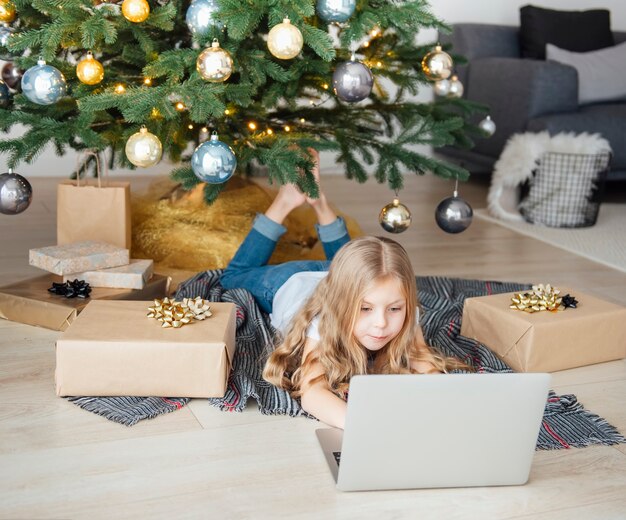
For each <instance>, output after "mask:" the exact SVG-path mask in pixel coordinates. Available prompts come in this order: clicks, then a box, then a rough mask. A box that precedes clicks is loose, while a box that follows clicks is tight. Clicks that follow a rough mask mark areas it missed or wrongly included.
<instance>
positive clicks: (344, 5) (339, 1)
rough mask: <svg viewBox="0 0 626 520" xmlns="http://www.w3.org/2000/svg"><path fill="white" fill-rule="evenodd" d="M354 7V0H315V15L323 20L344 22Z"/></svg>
mask: <svg viewBox="0 0 626 520" xmlns="http://www.w3.org/2000/svg"><path fill="white" fill-rule="evenodd" d="M355 8H356V0H317V16H319V17H320V18H321V19H322V20H324V21H325V22H338V23H342V22H346V21H347V20H348V19H349V18H350V17H351V16H352V14H353V13H354V9H355Z"/></svg>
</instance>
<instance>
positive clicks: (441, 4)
mask: <svg viewBox="0 0 626 520" xmlns="http://www.w3.org/2000/svg"><path fill="white" fill-rule="evenodd" d="M528 3H530V0H526V1H519V0H430V5H431V7H432V11H433V13H434V14H435V15H437V16H438V17H439V18H441V19H443V20H445V21H446V22H448V23H457V22H476V23H494V24H507V25H517V24H518V23H519V8H520V7H521V6H523V5H526V4H528ZM533 5H540V6H542V7H547V8H553V9H561V10H579V9H580V10H585V9H600V8H603V9H609V10H610V11H611V22H612V27H613V29H614V30H620V31H626V1H625V0H567V1H564V0H538V1H537V2H536V3H533ZM435 39H436V34H435V33H434V31H422V32H421V33H420V34H419V35H418V40H419V41H420V42H432V41H435ZM431 97H432V94H431V92H430V91H427V90H426V89H425V90H423V91H422V92H421V93H420V95H419V96H418V97H417V100H418V101H428V100H429V99H430V98H431ZM15 135H20V134H19V132H18V131H14V132H12V134H11V136H15ZM3 137H4V135H3V134H0V139H1V138H3ZM419 149H420V150H421V151H423V152H424V153H428V148H426V147H420V148H419ZM75 162H76V157H75V154H74V153H73V152H70V153H69V154H67V155H66V156H64V157H57V156H56V155H55V154H54V151H53V150H52V149H47V150H46V151H45V152H44V153H43V154H42V155H41V156H40V157H39V158H38V159H37V160H36V161H35V163H34V164H32V165H28V164H21V165H20V166H18V168H16V171H17V172H18V173H20V174H22V175H24V176H26V177H28V176H33V177H36V176H64V175H66V174H67V173H68V172H69V171H70V170H71V169H72V168H74V165H75ZM170 168H171V167H170V166H169V165H168V164H167V163H165V162H164V161H163V162H161V163H160V164H159V165H158V166H156V167H154V168H149V169H147V170H135V174H136V175H141V174H142V173H147V174H156V173H164V172H167V171H169V169H170ZM322 170H323V171H324V172H329V173H330V172H332V171H336V170H337V168H336V166H335V161H334V155H333V154H323V156H322ZM4 171H6V160H5V158H4V157H2V156H0V172H4ZM128 173H132V172H131V171H130V170H116V171H115V172H112V174H114V175H115V174H128Z"/></svg>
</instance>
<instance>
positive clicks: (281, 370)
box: [263, 236, 469, 397]
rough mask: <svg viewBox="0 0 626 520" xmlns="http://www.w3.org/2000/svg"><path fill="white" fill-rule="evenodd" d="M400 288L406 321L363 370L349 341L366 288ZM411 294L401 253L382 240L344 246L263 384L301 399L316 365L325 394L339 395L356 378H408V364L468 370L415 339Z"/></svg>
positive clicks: (411, 280)
mask: <svg viewBox="0 0 626 520" xmlns="http://www.w3.org/2000/svg"><path fill="white" fill-rule="evenodd" d="M388 277H392V278H395V279H397V280H399V281H400V282H401V285H402V289H403V292H404V297H405V298H406V318H405V320H404V324H403V325H402V329H401V330H400V332H399V334H398V335H397V336H396V337H395V338H394V339H393V340H392V341H390V342H389V344H387V345H386V346H385V347H384V348H383V349H381V350H380V351H378V352H377V353H376V357H375V360H374V364H373V367H371V368H369V366H368V351H367V349H365V348H364V347H363V346H361V345H360V344H359V343H358V342H357V340H356V339H355V337H354V335H353V330H354V327H355V324H356V321H357V319H358V317H359V312H360V309H361V303H362V300H363V297H364V295H365V293H366V292H367V291H368V290H369V288H371V286H372V285H373V284H374V283H375V282H378V281H381V280H383V279H384V278H388ZM417 305H418V301H417V288H416V285H415V274H414V272H413V268H412V266H411V261H410V260H409V257H408V255H407V253H406V251H405V250H404V248H403V247H402V246H401V245H400V244H398V243H397V242H395V241H393V240H390V239H388V238H384V237H373V236H365V237H360V238H356V239H354V240H352V241H350V242H348V243H347V244H346V245H344V246H343V247H342V248H341V249H340V250H339V251H338V252H337V254H336V255H335V257H334V259H333V261H332V262H331V264H330V268H329V271H328V275H327V276H326V277H325V278H323V279H322V280H321V281H320V283H319V284H318V286H317V288H316V289H315V291H314V292H313V294H312V295H311V297H310V298H309V299H308V300H307V302H306V303H305V304H304V305H303V307H302V308H301V309H300V310H299V311H298V313H297V314H296V316H295V317H294V319H293V320H292V322H291V325H290V328H289V329H288V331H287V334H286V336H285V338H284V340H283V341H282V343H281V344H280V345H279V346H278V347H277V348H276V349H275V350H274V351H273V352H272V353H271V355H270V356H269V358H268V360H267V363H266V364H265V368H264V370H263V378H264V379H265V380H266V381H268V382H270V383H272V384H274V385H276V386H279V387H281V388H284V389H286V390H288V391H290V392H291V393H292V394H293V395H294V396H295V397H299V396H300V395H301V388H300V385H301V382H302V373H303V369H304V370H306V368H307V365H310V364H312V363H314V362H316V361H317V362H319V363H320V365H321V367H322V369H323V371H324V375H322V376H320V377H319V378H317V379H316V380H315V381H313V382H316V381H318V380H321V379H325V380H326V382H327V384H328V387H329V388H330V390H331V391H333V392H335V393H336V394H338V395H340V396H341V395H343V394H344V393H345V392H346V391H347V389H348V385H349V383H350V378H351V377H352V376H354V375H357V374H367V373H368V372H369V373H372V372H373V373H379V374H403V373H412V372H414V370H412V369H411V367H410V363H411V362H412V361H426V362H428V363H430V364H432V365H433V366H434V367H435V369H436V370H438V371H440V372H447V371H448V370H450V369H454V368H464V369H467V368H469V367H468V366H467V365H466V364H464V363H462V362H461V361H459V360H457V359H455V358H449V357H445V356H442V355H440V354H438V353H436V352H435V351H433V350H432V349H431V348H430V347H429V346H427V345H426V344H425V343H424V342H422V341H420V340H419V339H418V335H417V330H418V329H417V323H416V307H417ZM315 316H319V327H318V328H319V335H320V340H319V345H318V347H317V349H316V350H315V352H312V353H311V354H309V355H307V357H306V359H305V362H304V365H302V355H303V350H304V344H305V341H306V332H307V328H308V327H309V325H310V323H311V320H312V319H313V318H314V317H315Z"/></svg>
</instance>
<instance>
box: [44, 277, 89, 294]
mask: <svg viewBox="0 0 626 520" xmlns="http://www.w3.org/2000/svg"><path fill="white" fill-rule="evenodd" d="M48 292H51V293H52V294H58V295H59V296H65V297H66V298H89V293H91V287H90V286H89V284H88V283H87V282H86V281H85V280H74V281H71V282H70V281H69V280H68V281H67V282H52V287H50V288H49V289H48Z"/></svg>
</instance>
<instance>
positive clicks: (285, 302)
mask: <svg viewBox="0 0 626 520" xmlns="http://www.w3.org/2000/svg"><path fill="white" fill-rule="evenodd" d="M327 274H328V271H302V272H300V273H296V274H294V275H291V276H290V277H289V278H288V279H287V281H286V282H285V283H284V284H283V285H281V286H280V287H279V288H278V291H276V294H275V295H274V302H273V303H272V314H270V321H271V323H272V325H273V326H274V327H276V328H277V329H278V330H279V331H280V332H281V334H282V335H283V336H284V335H285V334H286V333H287V329H288V328H289V324H290V323H291V320H292V319H293V317H294V316H295V315H296V313H297V312H298V311H299V310H300V308H301V307H302V306H303V305H304V303H305V302H306V301H307V300H308V299H309V297H310V296H311V295H312V294H313V291H314V290H315V288H316V287H317V284H318V283H319V282H320V280H321V279H322V278H324V277H325V276H326V275H327ZM415 310H416V313H415V320H416V321H417V322H418V323H419V317H420V310H419V307H418V308H417V309H415ZM318 323H319V317H317V316H316V317H315V318H313V320H312V321H311V323H310V325H309V328H308V329H307V331H306V335H307V337H309V338H312V339H314V340H316V341H319V339H320V334H319V329H318Z"/></svg>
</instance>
